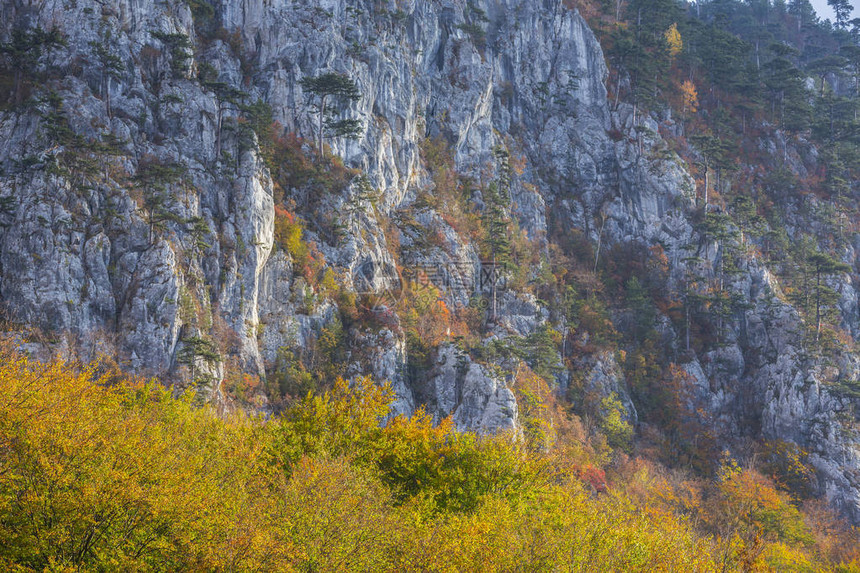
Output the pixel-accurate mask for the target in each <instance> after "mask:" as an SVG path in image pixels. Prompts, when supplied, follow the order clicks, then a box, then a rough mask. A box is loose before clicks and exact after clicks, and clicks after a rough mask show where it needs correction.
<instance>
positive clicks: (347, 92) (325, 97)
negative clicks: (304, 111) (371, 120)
mask: <svg viewBox="0 0 860 573" xmlns="http://www.w3.org/2000/svg"><path fill="white" fill-rule="evenodd" d="M301 84H302V88H304V90H305V91H307V92H308V93H309V94H310V96H311V98H312V100H315V102H316V103H315V104H314V107H315V108H316V110H317V115H318V119H317V147H318V153H319V159H322V157H323V136H324V134H325V132H326V131H328V132H329V134H331V136H332V137H347V138H356V137H358V135H359V134H360V133H361V130H362V129H363V125H362V122H361V121H360V120H357V119H340V120H338V119H337V116H338V115H340V113H342V112H343V110H344V108H345V107H346V106H348V105H349V104H350V103H352V102H357V101H359V100H360V99H361V93H360V92H359V91H358V85H357V84H356V83H355V80H353V79H352V78H350V77H349V76H348V75H346V74H340V73H337V72H328V73H325V74H321V75H318V76H315V77H305V78H302V80H301Z"/></svg>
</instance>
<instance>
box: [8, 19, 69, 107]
mask: <svg viewBox="0 0 860 573" xmlns="http://www.w3.org/2000/svg"><path fill="white" fill-rule="evenodd" d="M63 46H66V39H65V36H63V34H62V33H61V32H60V31H59V30H58V29H57V28H52V29H51V30H50V31H48V32H46V31H44V30H43V29H42V28H35V29H33V30H23V29H21V28H15V29H13V30H12V37H11V39H10V41H8V42H5V43H2V44H0V55H3V56H4V57H5V59H6V60H7V62H8V65H9V67H11V68H12V73H13V75H14V83H13V86H14V87H13V91H12V94H11V95H10V97H11V100H12V102H13V103H14V104H15V105H18V104H20V103H21V102H22V101H23V99H24V84H25V83H26V82H28V81H32V79H33V78H34V77H35V76H36V67H37V66H38V64H39V61H40V60H41V58H42V56H43V55H44V54H45V53H46V52H49V51H51V50H55V49H57V48H60V47H63Z"/></svg>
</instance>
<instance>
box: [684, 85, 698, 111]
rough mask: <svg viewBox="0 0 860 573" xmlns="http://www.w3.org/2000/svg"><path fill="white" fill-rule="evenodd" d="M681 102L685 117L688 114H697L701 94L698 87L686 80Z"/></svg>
mask: <svg viewBox="0 0 860 573" xmlns="http://www.w3.org/2000/svg"><path fill="white" fill-rule="evenodd" d="M681 101H682V104H683V106H684V112H683V115H684V116H685V117H686V115H687V113H688V112H689V113H696V111H697V109H698V106H699V94H698V92H697V91H696V85H695V84H694V83H693V82H691V81H690V80H684V82H683V83H682V84H681Z"/></svg>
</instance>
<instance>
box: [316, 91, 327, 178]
mask: <svg viewBox="0 0 860 573" xmlns="http://www.w3.org/2000/svg"><path fill="white" fill-rule="evenodd" d="M325 106H326V96H322V98H320V121H319V131H318V134H317V139H318V140H319V141H318V144H317V145H318V146H319V156H318V157H317V161H320V162H321V161H322V159H323V151H324V149H323V124H324V123H325V119H324V118H325Z"/></svg>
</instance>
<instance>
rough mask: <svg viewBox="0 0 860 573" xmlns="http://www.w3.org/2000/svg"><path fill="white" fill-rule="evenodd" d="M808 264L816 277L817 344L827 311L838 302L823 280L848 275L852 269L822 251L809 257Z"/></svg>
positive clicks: (814, 287)
mask: <svg viewBox="0 0 860 573" xmlns="http://www.w3.org/2000/svg"><path fill="white" fill-rule="evenodd" d="M808 262H809V265H810V267H811V271H812V274H813V276H814V277H815V282H814V283H813V285H812V288H813V292H814V295H815V342H816V343H817V342H819V340H820V339H821V322H822V318H823V317H824V316H825V314H826V311H827V309H829V308H830V307H831V306H832V305H834V304H836V302H837V301H838V295H837V293H836V291H835V290H833V289H832V288H831V287H829V286H827V284H826V283H823V282H822V279H826V278H827V277H830V276H833V275H836V274H840V273H847V272H849V271H850V270H851V267H850V266H848V265H846V264H845V263H843V262H842V261H839V260H837V259H835V258H833V257H831V256H830V255H828V254H827V253H822V252H820V251H817V252H814V253H812V254H811V255H809V259H808Z"/></svg>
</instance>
